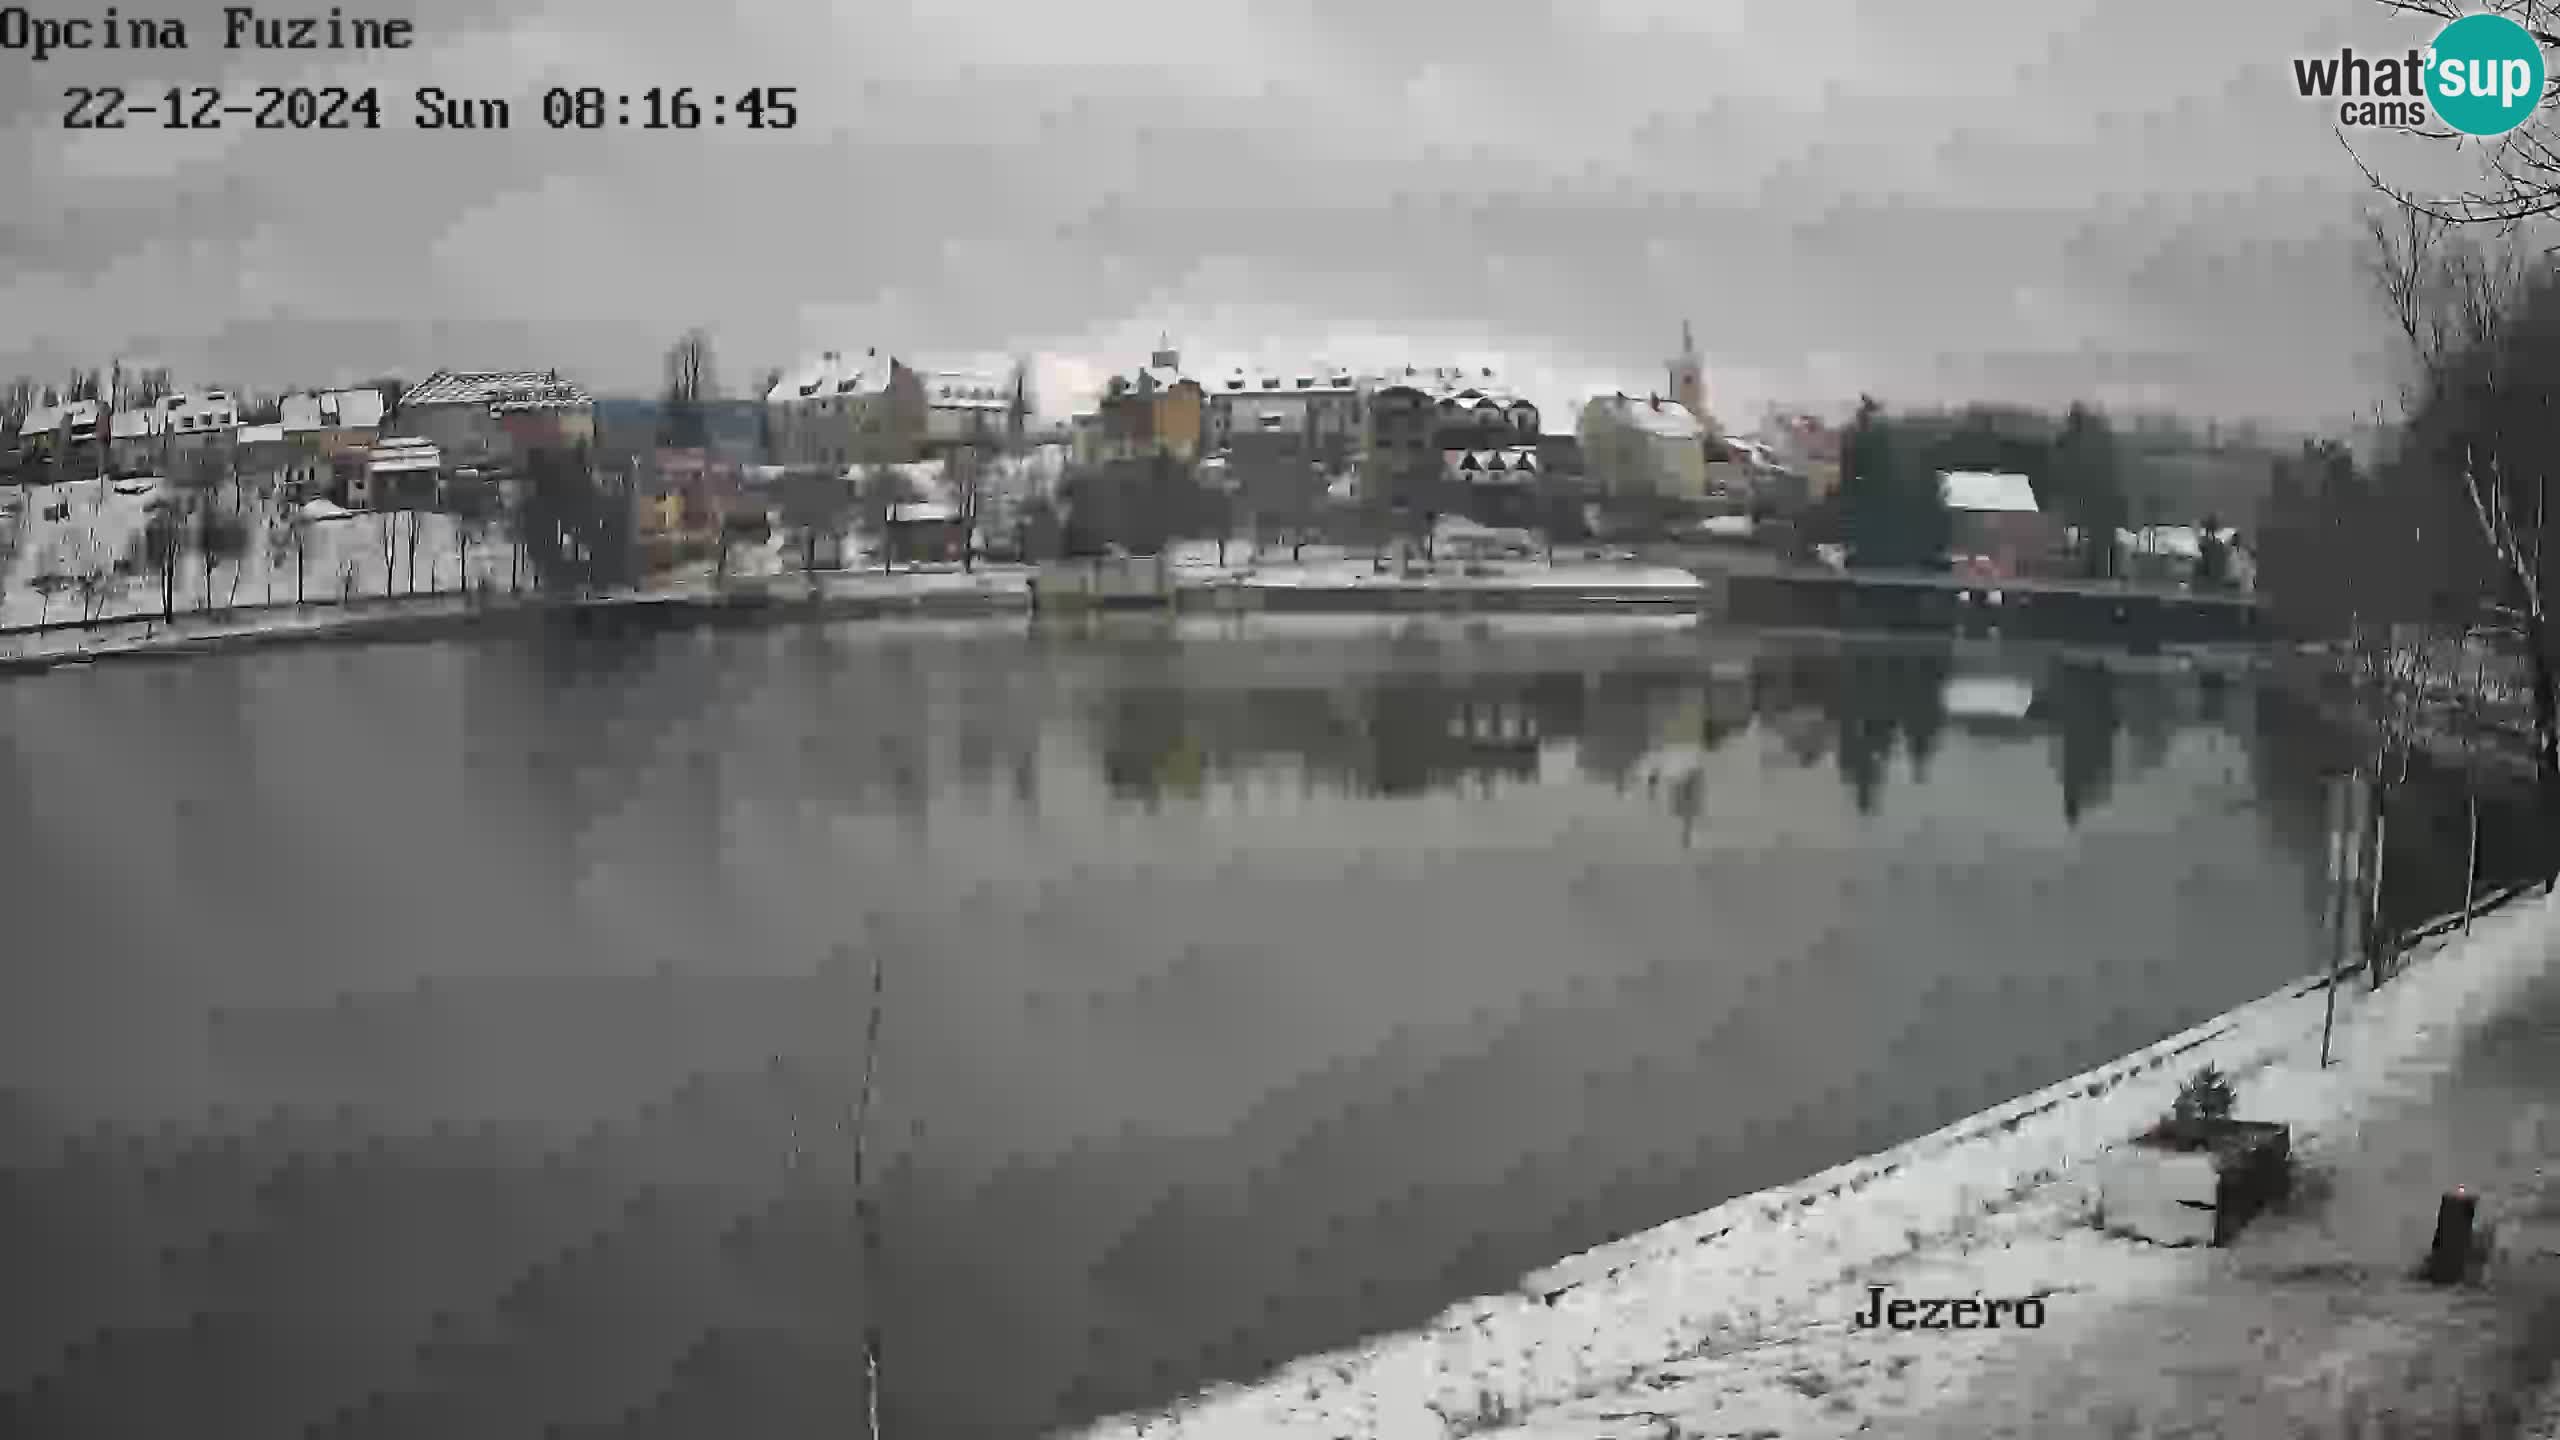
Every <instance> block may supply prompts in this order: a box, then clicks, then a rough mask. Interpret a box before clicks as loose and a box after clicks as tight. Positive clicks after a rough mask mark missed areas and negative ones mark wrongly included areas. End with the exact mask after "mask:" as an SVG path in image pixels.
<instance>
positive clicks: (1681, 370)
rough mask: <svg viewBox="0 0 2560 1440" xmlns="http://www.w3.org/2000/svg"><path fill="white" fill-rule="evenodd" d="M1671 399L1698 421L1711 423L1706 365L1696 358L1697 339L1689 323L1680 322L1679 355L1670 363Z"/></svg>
mask: <svg viewBox="0 0 2560 1440" xmlns="http://www.w3.org/2000/svg"><path fill="white" fill-rule="evenodd" d="M1670 369H1671V398H1672V399H1674V400H1677V401H1679V402H1680V404H1681V405H1683V406H1685V407H1686V408H1687V409H1688V411H1689V413H1690V414H1692V415H1695V416H1697V417H1698V418H1699V419H1700V420H1707V421H1709V423H1713V422H1712V419H1711V417H1710V416H1709V415H1708V414H1707V371H1706V364H1705V362H1704V361H1703V360H1701V359H1700V358H1699V356H1698V337H1697V335H1696V333H1695V332H1694V331H1692V330H1691V329H1690V328H1689V322H1688V321H1686V320H1683V321H1681V322H1680V353H1679V355H1678V356H1676V357H1674V358H1673V360H1672V361H1671V366H1670Z"/></svg>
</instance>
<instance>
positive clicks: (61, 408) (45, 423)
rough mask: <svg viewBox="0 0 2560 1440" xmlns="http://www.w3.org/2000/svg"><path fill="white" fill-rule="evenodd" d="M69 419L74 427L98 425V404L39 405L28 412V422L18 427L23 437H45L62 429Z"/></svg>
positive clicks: (80, 402) (83, 402) (76, 402)
mask: <svg viewBox="0 0 2560 1440" xmlns="http://www.w3.org/2000/svg"><path fill="white" fill-rule="evenodd" d="M65 419H68V420H69V421H70V423H72V424H73V425H95V424H97V423H98V402H97V401H95V400H74V401H71V402H70V403H69V404H65V405H38V406H36V407H34V408H33V409H30V410H29V411H27V418H26V422H25V423H24V424H22V425H20V426H19V427H18V433H19V434H21V435H45V434H50V433H52V432H53V431H56V430H59V429H61V428H62V424H63V421H64V420H65Z"/></svg>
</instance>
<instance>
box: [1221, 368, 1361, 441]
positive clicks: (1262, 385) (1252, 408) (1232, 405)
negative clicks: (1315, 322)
mask: <svg viewBox="0 0 2560 1440" xmlns="http://www.w3.org/2000/svg"><path fill="white" fill-rule="evenodd" d="M1370 388H1371V383H1370V382H1368V381H1365V380H1363V379H1362V378H1361V377H1359V376H1357V375H1354V374H1353V373H1352V372H1351V371H1349V370H1347V369H1345V368H1343V367H1341V366H1338V365H1318V366H1308V367H1306V368H1304V369H1299V370H1294V371H1262V372H1256V371H1249V370H1245V369H1243V368H1242V367H1238V368H1236V369H1233V370H1230V371H1228V372H1227V373H1226V374H1224V375H1221V376H1219V377H1218V378H1217V379H1215V380H1212V381H1209V382H1207V383H1205V384H1204V385H1203V387H1202V391H1203V393H1202V396H1201V405H1202V409H1203V411H1204V412H1205V413H1203V415H1202V416H1201V420H1200V425H1201V429H1202V431H1203V435H1202V448H1203V449H1205V450H1207V451H1208V452H1209V453H1210V454H1212V455H1215V454H1218V453H1220V452H1223V451H1224V450H1226V449H1227V447H1228V445H1229V444H1230V443H1232V441H1233V440H1234V437H1236V436H1237V435H1240V434H1257V433H1258V434H1273V433H1279V434H1289V435H1296V436H1300V437H1302V438H1305V439H1307V440H1309V441H1311V442H1312V443H1313V444H1315V445H1316V446H1317V447H1318V448H1323V447H1325V446H1327V445H1340V446H1343V447H1344V448H1346V449H1350V448H1356V447H1357V445H1358V443H1359V440H1360V436H1361V432H1362V429H1363V427H1364V425H1365V424H1366V422H1367V414H1368V412H1367V406H1366V404H1365V400H1366V397H1367V395H1368V392H1369V390H1370Z"/></svg>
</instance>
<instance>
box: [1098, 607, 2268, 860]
mask: <svg viewBox="0 0 2560 1440" xmlns="http://www.w3.org/2000/svg"><path fill="white" fill-rule="evenodd" d="M1424 653H1426V654H1430V653H1436V652H1424ZM1405 658H1406V659H1407V660H1408V661H1410V660H1411V659H1412V658H1413V652H1412V651H1411V649H1410V647H1408V650H1407V652H1406V656H1405ZM2010 663H2011V665H2012V666H2013V668H2008V669H1974V670H1961V669H1959V667H1958V665H1957V662H1956V660H1955V657H1954V655H1953V653H1952V652H1951V651H1950V650H1949V649H1946V648H1933V647H1926V646H1910V645H1897V646H1892V647H1884V646H1873V647H1860V648H1855V649H1847V650H1832V651H1827V652H1825V651H1811V652H1802V653H1776V654H1766V655H1761V656H1758V657H1755V658H1753V659H1752V660H1751V661H1749V662H1748V663H1747V664H1739V665H1734V666H1731V667H1727V668H1723V669H1718V668H1713V667H1703V666H1700V665H1698V664H1696V663H1695V662H1694V661H1691V660H1688V659H1686V658H1683V659H1680V660H1677V661H1672V662H1666V663H1660V664H1655V665H1649V666H1648V665H1635V666H1629V665H1582V664H1577V665H1573V666H1571V667H1569V668H1565V667H1558V668H1538V669H1534V670H1529V671H1527V672H1525V673H1522V672H1517V671H1508V670H1506V671H1498V672H1491V673H1485V672H1472V673H1471V672H1463V671H1462V672H1457V673H1445V672H1439V671H1435V670H1434V669H1432V668H1428V667H1424V668H1417V669H1387V670H1381V671H1378V672H1376V673H1371V674H1366V675H1360V676H1355V677H1349V678H1340V679H1335V680H1331V681H1328V682H1324V683H1321V684H1314V683H1311V684H1300V685H1287V686H1281V685H1249V686H1244V687H1238V688H1228V687H1225V686H1219V687H1215V688H1185V687H1182V686H1178V685H1167V684H1149V685H1146V686H1145V687H1144V688H1118V689H1114V690H1113V691H1111V692H1110V693H1109V694H1108V695H1107V696H1106V697H1105V698H1104V700H1103V707H1104V709H1103V714H1102V716H1101V720H1100V725H1099V732H1100V733H1099V739H1098V741H1097V744H1098V747H1099V749H1100V752H1101V758H1102V769H1103V773H1104V775H1105V777H1106V778H1107V779H1108V781H1109V783H1110V785H1111V787H1112V789H1113V790H1114V791H1115V792H1117V793H1119V794H1122V795H1126V796H1129V797H1132V798H1137V799H1142V800H1145V801H1147V802H1149V803H1151V804H1152V803H1156V802H1160V801H1162V800H1164V799H1166V798H1168V797H1175V796H1180V797H1197V796H1198V794H1199V793H1200V790H1201V787H1202V786H1203V785H1204V784H1205V783H1207V782H1208V781H1209V780H1211V779H1212V778H1215V777H1219V776H1234V775H1248V774H1253V773H1258V772H1260V771H1263V770H1266V769H1268V768H1270V767H1272V766H1274V765H1287V766H1291V767H1295V768H1296V769H1297V770H1298V771H1299V772H1300V773H1302V774H1303V775H1305V776H1308V777H1312V778H1313V779H1315V780H1316V781H1317V782H1318V783H1320V784H1322V785H1324V786H1326V787H1328V788H1332V789H1335V790H1337V791H1339V792H1341V793H1344V794H1349V795H1363V796H1411V795H1419V794H1423V793H1427V792H1430V791H1434V790H1449V789H1475V788H1480V787H1481V786H1482V785H1484V784H1487V783H1491V782H1503V781H1509V782H1527V781H1534V780H1536V779H1537V778H1538V776H1539V775H1540V774H1541V763H1542V762H1541V757H1542V756H1544V755H1547V754H1550V753H1556V752H1558V751H1559V750H1561V751H1566V752H1569V753H1570V755H1571V758H1572V764H1573V766H1574V768H1575V769H1576V770H1577V771H1578V772H1579V773H1580V774H1582V775H1585V776H1588V777H1590V778H1592V779H1595V780H1599V781H1602V782H1605V783H1608V784H1611V785H1614V786H1618V787H1621V788H1624V787H1626V786H1628V785H1629V784H1631V783H1632V782H1634V781H1636V780H1637V779H1639V778H1640V777H1642V776H1644V775H1645V774H1646V773H1647V772H1648V771H1654V770H1658V768H1659V767H1658V766H1657V765H1656V764H1655V762H1656V761H1657V759H1658V758H1659V757H1660V755H1661V754H1662V752H1663V751H1664V750H1665V749H1666V748H1673V749H1682V750H1689V751H1694V752H1696V753H1698V754H1706V755H1711V754H1714V753H1715V752H1717V751H1719V750H1721V749H1723V748H1724V747H1726V746H1727V745H1730V744H1732V743H1734V742H1737V741H1740V740H1743V739H1745V738H1747V737H1750V736H1753V735H1754V734H1757V733H1765V734H1767V735H1768V736H1770V737H1771V738H1772V740H1773V741H1774V742H1775V743H1776V744H1777V745H1778V746H1779V747H1781V748H1782V749H1783V750H1784V751H1785V752H1786V753H1787V754H1788V755H1789V756H1790V757H1791V758H1792V759H1793V761H1794V762H1795V763H1797V764H1815V763H1819V762H1820V761H1821V759H1823V758H1824V756H1825V755H1828V756H1829V758H1830V759H1831V760H1832V761H1833V763H1834V764H1835V765H1836V766H1837V767H1838V769H1839V772H1840V779H1841V782H1842V783H1843V784H1844V785H1845V786H1846V787H1847V788H1848V790H1849V793H1850V795H1851V797H1852V799H1853V801H1854V803H1855V805H1856V807H1857V809H1858V811H1859V813H1861V814H1867V815H1872V814H1875V813H1876V812H1877V810H1878V808H1879V807H1880V806H1881V805H1882V804H1883V802H1884V798H1885V795H1886V793H1887V791H1888V789H1889V781H1890V779H1891V777H1892V775H1893V773H1894V771H1895V766H1896V763H1897V760H1899V762H1900V763H1901V764H1902V765H1903V766H1904V767H1906V769H1907V773H1908V776H1909V779H1910V781H1911V783H1913V784H1915V785H1926V784H1927V783H1928V779H1929V765H1930V760H1931V758H1932V757H1933V756H1934V755H1935V754H1936V753H1937V750H1938V747H1939V744H1940V739H1941V736H1942V734H1943V732H1944V731H1945V730H1946V729H1947V727H1948V726H1950V725H1954V726H1956V727H1958V728H1960V729H1962V730H1963V731H1964V732H1965V733H1966V734H1968V735H1969V736H1971V737H1973V738H1974V739H1976V740H1977V741H1987V742H2000V743H2027V742H2032V741H2039V740H2041V741H2044V742H2046V746H2047V748H2048V750H2049V752H2050V754H2051V757H2052V759H2051V765H2052V771H2053V779H2054V782H2055V785H2056V787H2057V790H2058V794H2059V805H2060V808H2061V813H2062V814H2063V816H2064V818H2065V819H2066V820H2068V821H2070V822H2072V823H2075V824H2076V823H2077V822H2078V821H2079V820H2080V819H2081V818H2082V817H2083V816H2084V815H2087V814H2088V813H2090V812H2092V811H2094V810H2096V809H2099V808H2101V807H2103V806H2104V805H2105V804H2106V803H2107V799H2108V796H2109V794H2110V793H2111V792H2112V790H2113V788H2114V786H2115V785H2116V784H2117V782H2118V780H2119V778H2120V775H2121V776H2130V777H2139V776H2141V775H2143V774H2145V773H2147V772H2150V771H2153V770H2156V769H2158V768H2160V766H2162V765H2163V764H2165V763H2166V762H2167V759H2168V754H2169V748H2170V745H2171V744H2172V742H2173V740H2174V738H2175V736H2176V734H2177V733H2178V732H2179V731H2180V730H2181V729H2184V728H2190V727H2194V726H2202V725H2220V724H2221V723H2222V717H2223V715H2224V714H2225V712H2226V708H2227V707H2226V702H2225V701H2224V700H2223V698H2222V694H2221V691H2220V689H2219V687H2218V685H2217V686H2216V687H2214V688H2212V689H2211V690H2210V691H2207V692H2205V693H2208V694H2209V695H2210V697H2211V698H2210V700H2204V699H2197V700H2193V701H2189V702H2183V704H2182V702H2181V700H2180V699H2179V698H2178V695H2177V689H2176V687H2175V686H2172V685H2168V684H2146V685H2138V686H2133V687H2131V694H2132V696H2133V697H2134V698H2132V699H2131V700H2128V699H2127V698H2125V690H2126V687H2125V686H2123V685H2122V684H2121V683H2120V676H2119V675H2118V673H2117V672H2116V671H2115V670H2114V669H2111V668H2110V667H2109V666H2108V665H2106V664H2103V663H2099V662H2097V661H2093V660H2089V659H2085V658H2069V657H2057V658H2053V659H2050V660H2047V661H2044V662H2041V663H2035V664H2030V665H2027V666H2025V667H2023V668H2015V667H2017V666H2018V662H2010ZM2198 688H2199V690H2203V688H2204V687H2202V686H2201V685H2200V686H2199V687H2198ZM2208 706H2210V709H2208ZM1681 773H1683V774H1689V775H1694V774H1695V773H1696V772H1695V771H1694V770H1691V771H1683V772H1681ZM1662 780H1663V776H1662V775H1660V774H1659V773H1656V774H1653V776H1652V782H1653V783H1652V785H1651V789H1652V790H1653V791H1654V792H1655V793H1662V792H1661V788H1660V787H1661V782H1662ZM1702 784H1703V781H1702V780H1699V781H1692V782H1690V783H1688V784H1687V785H1686V787H1685V788H1680V787H1675V788H1674V790H1673V791H1672V792H1671V793H1670V794H1669V795H1668V796H1667V797H1666V798H1667V800H1668V803H1671V804H1672V805H1673V806H1674V807H1675V813H1676V812H1677V810H1678V808H1679V807H1682V806H1686V807H1691V808H1692V809H1694V807H1695V806H1696V804H1697V802H1698V797H1699V793H1700V790H1699V787H1700V785H1702ZM1691 818H1694V816H1692V817H1691Z"/></svg>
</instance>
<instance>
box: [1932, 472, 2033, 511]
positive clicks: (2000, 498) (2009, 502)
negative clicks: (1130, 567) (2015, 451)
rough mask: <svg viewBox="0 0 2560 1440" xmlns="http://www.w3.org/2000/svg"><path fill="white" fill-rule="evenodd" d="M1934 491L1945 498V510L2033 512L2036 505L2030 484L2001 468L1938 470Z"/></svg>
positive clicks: (2031, 484)
mask: <svg viewBox="0 0 2560 1440" xmlns="http://www.w3.org/2000/svg"><path fill="white" fill-rule="evenodd" d="M1938 493H1939V494H1941V495H1943V496H1945V497H1946V502H1947V508H1948V509H1950V510H1961V511H1965V512H1967V513H1970V514H1983V513H1994V512H1996V513H2000V514H2008V515H2033V514H2035V513H2037V510H2038V508H2039V507H2038V506H2037V505H2036V489H2035V486H2034V484H2033V483H2032V482H2030V481H2029V480H2028V479H2027V477H2026V476H2024V475H2017V474H2011V473H2008V472H2005V471H1990V470H1945V471H1941V472H1939V475H1938Z"/></svg>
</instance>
